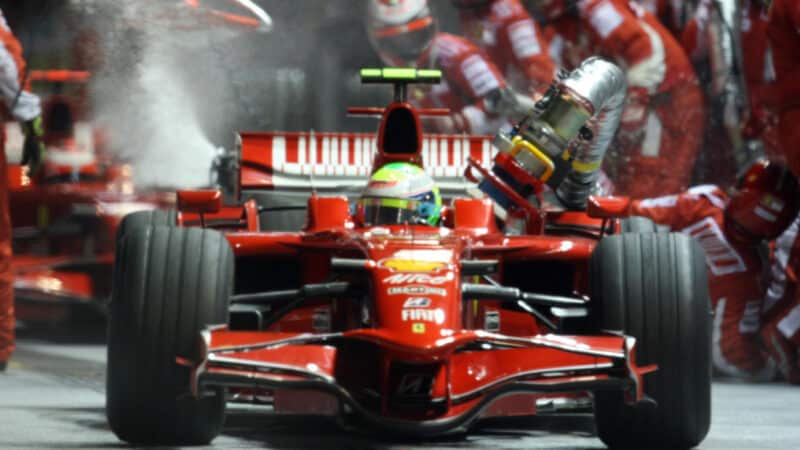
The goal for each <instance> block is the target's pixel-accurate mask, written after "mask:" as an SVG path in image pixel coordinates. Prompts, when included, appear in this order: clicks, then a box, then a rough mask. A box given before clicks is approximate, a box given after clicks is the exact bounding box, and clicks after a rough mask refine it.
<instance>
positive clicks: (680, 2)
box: [635, 0, 693, 38]
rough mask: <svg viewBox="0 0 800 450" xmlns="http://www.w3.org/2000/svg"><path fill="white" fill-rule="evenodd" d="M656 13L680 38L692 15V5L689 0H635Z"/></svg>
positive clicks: (662, 22)
mask: <svg viewBox="0 0 800 450" xmlns="http://www.w3.org/2000/svg"><path fill="white" fill-rule="evenodd" d="M635 2H636V3H638V4H639V5H641V6H642V8H644V9H646V10H647V12H649V13H650V14H652V15H654V16H655V17H656V18H658V20H660V21H661V24H662V25H664V27H666V28H667V29H668V30H669V31H670V32H671V33H672V35H673V36H674V37H676V38H680V37H681V34H682V33H683V29H684V27H685V26H686V23H687V21H689V20H690V19H691V17H692V11H693V9H692V5H691V4H690V3H692V2H690V1H688V0H635Z"/></svg>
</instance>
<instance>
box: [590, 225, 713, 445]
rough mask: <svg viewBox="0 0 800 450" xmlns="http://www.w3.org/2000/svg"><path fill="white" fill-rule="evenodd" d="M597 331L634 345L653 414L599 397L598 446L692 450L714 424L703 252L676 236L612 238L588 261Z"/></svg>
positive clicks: (615, 395)
mask: <svg viewBox="0 0 800 450" xmlns="http://www.w3.org/2000/svg"><path fill="white" fill-rule="evenodd" d="M590 265H591V273H590V281H591V289H592V291H591V292H592V304H593V306H592V311H591V319H592V323H593V324H594V325H595V326H596V328H597V329H598V330H601V329H606V330H621V331H623V332H624V333H625V334H626V335H630V336H633V337H635V338H636V362H637V363H638V364H639V365H648V364H657V365H658V370H657V371H656V372H653V373H650V374H647V375H645V377H644V391H645V394H646V395H647V396H648V397H650V398H652V399H653V400H655V401H656V402H657V404H658V406H657V407H654V408H641V407H634V406H629V405H626V404H625V403H624V401H623V395H622V393H621V392H614V391H609V392H597V393H596V394H595V421H596V423H597V433H598V436H599V437H600V439H602V441H603V442H604V443H606V445H608V446H609V447H611V448H646V447H650V448H653V447H656V448H691V447H693V446H695V445H697V444H698V443H700V441H702V440H703V438H704V437H705V436H706V434H707V433H708V428H709V424H710V419H711V307H710V302H709V295H708V281H707V275H706V266H705V259H704V256H703V251H702V249H701V248H700V247H699V246H698V245H697V243H696V242H695V241H694V240H692V239H691V238H690V237H689V236H685V235H682V234H679V233H669V234H667V233H658V234H656V233H645V234H622V235H616V236H609V237H606V238H604V239H603V240H601V241H600V243H599V244H598V245H597V247H596V248H595V250H594V253H593V254H592V257H591V261H590Z"/></svg>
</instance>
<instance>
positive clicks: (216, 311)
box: [106, 226, 233, 445]
mask: <svg viewBox="0 0 800 450" xmlns="http://www.w3.org/2000/svg"><path fill="white" fill-rule="evenodd" d="M117 256H118V258H117V264H116V266H115V268H114V272H115V280H117V282H116V284H115V285H114V289H113V292H112V301H111V306H110V312H111V316H110V319H109V340H108V370H107V379H106V414H107V417H108V421H109V424H110V425H111V429H112V430H113V431H114V433H115V434H116V435H117V436H118V437H119V438H120V439H121V440H123V441H127V442H130V443H134V444H148V445H195V444H207V443H208V442H210V441H211V440H212V439H214V437H216V436H217V435H218V434H219V432H220V430H221V428H222V424H223V421H224V412H225V400H224V395H223V392H222V391H221V390H220V391H216V392H214V393H212V394H211V395H209V396H203V397H201V398H195V397H192V396H191V394H190V384H189V381H190V371H191V369H190V368H189V367H186V366H183V365H179V364H177V362H176V357H181V358H184V359H187V360H189V361H194V362H198V361H199V359H200V357H201V355H200V330H202V329H204V328H205V327H207V326H208V325H213V324H225V323H227V321H228V299H229V298H230V295H231V294H232V287H233V252H232V250H231V248H230V245H229V244H228V242H227V241H226V240H225V238H224V237H223V236H222V234H220V233H219V232H217V231H214V230H205V229H200V228H178V227H163V226H162V227H153V226H146V227H136V228H132V229H130V230H129V231H127V232H126V236H125V239H124V240H123V242H122V244H121V246H120V248H119V249H118V252H117Z"/></svg>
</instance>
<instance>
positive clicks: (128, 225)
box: [116, 209, 178, 245]
mask: <svg viewBox="0 0 800 450" xmlns="http://www.w3.org/2000/svg"><path fill="white" fill-rule="evenodd" d="M177 217H178V213H177V212H176V211H175V210H174V209H153V210H149V211H136V212H133V213H130V214H128V215H126V216H125V217H123V218H122V222H120V224H119V226H118V227H117V234H116V244H117V245H119V244H120V242H121V241H122V238H123V237H125V234H126V233H127V232H128V231H130V230H134V229H137V228H144V227H149V226H167V227H174V226H176V223H177Z"/></svg>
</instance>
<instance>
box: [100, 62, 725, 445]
mask: <svg viewBox="0 0 800 450" xmlns="http://www.w3.org/2000/svg"><path fill="white" fill-rule="evenodd" d="M439 77H440V74H439V73H438V71H430V70H415V69H365V70H363V71H362V81H364V82H385V83H392V84H394V93H395V97H394V101H393V102H392V103H391V104H389V105H388V106H387V107H386V108H352V109H351V110H350V112H351V113H356V114H378V115H380V125H379V128H378V132H377V137H375V136H370V135H365V134H349V135H342V134H314V133H294V134H282V133H243V134H241V136H240V137H241V140H240V146H239V153H238V155H239V156H238V157H237V158H236V160H235V161H234V162H232V163H230V164H228V166H229V167H233V168H234V169H235V170H233V172H231V173H229V174H228V175H230V176H229V177H228V178H226V179H227V180H228V181H231V180H235V183H234V186H233V187H234V188H235V189H234V191H233V192H229V193H228V194H230V197H232V199H231V200H230V201H223V197H224V195H223V193H222V192H221V191H218V190H204V191H199V190H198V191H179V192H178V194H177V195H178V199H177V201H178V211H177V214H168V213H165V212H163V211H152V212H140V213H135V214H133V215H130V216H127V217H126V218H125V219H124V221H123V224H122V228H121V230H122V231H121V233H120V234H119V239H120V242H119V243H118V248H119V251H118V253H117V260H116V264H115V272H114V287H113V293H112V302H111V318H110V334H109V344H108V345H109V346H108V374H107V390H106V392H107V404H106V406H107V416H108V420H109V423H110V425H111V428H112V430H113V431H114V433H116V435H117V436H118V437H119V438H120V439H122V440H124V441H127V442H131V443H137V444H157V445H171V444H201V443H207V442H209V441H211V440H212V439H214V437H215V436H217V434H218V433H220V431H221V429H222V428H223V422H224V416H225V407H226V403H228V402H231V403H234V402H243V403H248V404H258V405H263V406H264V407H265V409H266V410H270V409H271V411H272V412H274V413H293V414H319V415H330V416H335V417H337V418H339V419H340V420H341V423H343V424H344V425H345V426H349V427H353V428H358V429H359V430H365V429H366V430H383V431H386V432H388V433H391V434H393V435H400V436H430V435H440V434H447V433H452V432H463V431H465V430H467V429H469V427H470V426H471V425H473V424H474V423H476V421H478V420H479V419H481V418H487V417H503V416H516V415H531V414H536V413H537V405H541V404H542V400H547V399H552V398H554V396H559V395H562V396H564V395H566V396H568V395H574V394H576V393H577V394H578V395H586V396H588V397H589V398H591V401H592V403H593V409H594V415H595V418H596V423H597V432H598V435H599V438H600V439H602V440H603V442H605V443H606V444H607V445H609V446H611V447H615V448H619V447H630V448H643V447H651V446H655V447H668V448H689V447H692V446H694V445H696V444H697V443H699V442H700V441H701V440H702V439H703V438H704V437H705V435H706V433H707V431H708V428H709V420H710V377H711V366H710V351H711V350H710V349H711V343H710V339H711V337H710V336H711V335H710V319H711V315H710V306H709V299H708V288H707V279H706V269H705V266H704V258H703V254H702V250H700V249H699V247H698V246H697V245H696V244H695V243H694V242H693V241H692V240H691V239H690V238H688V237H686V236H684V235H681V234H672V233H662V232H656V228H655V227H654V226H653V223H652V222H648V221H646V220H643V219H641V218H630V217H626V216H627V212H626V211H627V210H628V204H629V200H628V199H626V198H621V197H610V198H603V197H595V196H591V195H590V191H591V189H592V188H593V182H594V180H595V179H596V177H597V171H598V169H599V165H600V162H601V161H602V158H603V155H604V153H605V150H606V148H607V147H608V143H609V142H610V139H611V137H612V136H613V133H614V129H615V128H616V127H617V126H618V122H619V116H620V113H621V109H622V104H623V100H624V95H625V87H626V86H625V81H624V80H625V79H624V75H623V74H622V72H621V71H620V70H619V68H617V67H616V66H614V65H613V64H610V63H608V62H606V61H603V60H600V59H590V60H587V61H586V62H584V64H583V65H581V66H580V67H579V68H578V69H576V70H575V71H573V72H572V73H571V74H569V75H568V76H566V77H565V78H564V79H560V80H558V81H556V82H554V84H553V86H552V87H551V90H550V91H549V93H548V94H547V95H546V96H545V97H544V98H543V99H542V100H541V101H540V102H539V103H538V104H537V108H536V110H534V111H532V113H531V115H530V116H529V117H527V118H525V120H523V121H522V122H521V123H519V124H517V125H516V126H515V127H514V128H513V129H511V130H510V131H501V132H500V133H498V135H497V136H496V137H495V138H494V139H492V138H491V137H484V136H476V137H468V136H443V135H442V136H440V135H431V136H423V134H422V133H421V126H420V116H425V115H436V114H443V113H446V112H443V111H440V110H418V109H415V108H414V107H412V106H411V105H410V104H409V103H407V102H406V97H405V96H406V88H407V84H408V83H434V82H437V81H438V80H439ZM493 147H494V149H493ZM398 162H399V163H411V164H414V165H417V166H424V167H425V168H426V170H427V172H428V173H430V174H432V175H434V176H436V177H437V179H438V180H439V182H440V187H441V191H442V193H443V196H444V197H445V198H448V199H449V200H450V201H449V203H446V206H445V207H443V208H442V210H441V221H440V222H439V223H431V222H430V221H424V220H423V221H421V220H416V219H415V218H413V214H412V215H411V216H404V215H402V214H399V215H398V213H397V211H398V210H399V209H401V208H402V206H401V203H400V202H399V200H398V202H396V203H394V202H393V203H388V204H384V205H383V206H385V207H389V208H392V207H394V208H397V210H394V213H393V214H392V213H391V210H390V214H388V216H387V215H384V214H377V215H373V214H372V213H371V212H370V211H372V212H374V210H369V209H368V208H366V207H365V205H366V204H369V203H363V202H359V203H358V206H357V207H355V208H354V207H351V203H350V202H349V201H348V198H347V197H346V196H344V195H328V194H335V193H337V192H338V193H340V194H341V193H342V192H347V191H348V189H347V188H348V187H352V186H353V185H354V184H355V183H358V184H359V185H362V186H363V184H364V178H366V177H368V176H369V175H370V174H372V173H374V172H376V171H378V170H380V168H382V167H384V166H385V165H386V164H388V163H392V164H394V163H398ZM489 165H491V166H489ZM462 173H463V174H464V176H462V175H461V174H462ZM387 183H388V181H387ZM476 186H477V188H476ZM309 188H310V189H309ZM309 191H310V194H309ZM279 192H284V193H286V194H287V195H289V196H290V197H291V196H292V195H300V193H301V192H304V194H303V195H304V196H305V200H306V202H305V207H304V209H303V210H302V211H301V212H302V213H303V215H304V222H303V223H302V224H294V226H296V228H295V229H294V230H292V229H291V227H292V226H293V225H292V222H293V220H294V218H293V216H292V214H296V213H297V212H298V210H297V208H296V205H292V204H280V203H279V202H278V201H277V200H276V198H277V197H276V195H277V194H278V193H279ZM469 193H471V194H472V195H467V194H469ZM266 194H271V195H272V196H269V195H266ZM387 205H388V206H387ZM410 209H411V211H412V213H413V212H414V211H417V210H415V209H414V206H413V205H412V206H411V207H410ZM389 216H391V217H394V218H398V217H400V218H401V220H400V221H399V222H398V221H395V222H385V221H383V220H381V219H380V218H385V217H389ZM417 219H418V218H417ZM276 223H277V224H278V225H280V226H278V225H276ZM277 228H285V229H284V230H283V231H276V229H277ZM584 393H586V394H584Z"/></svg>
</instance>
